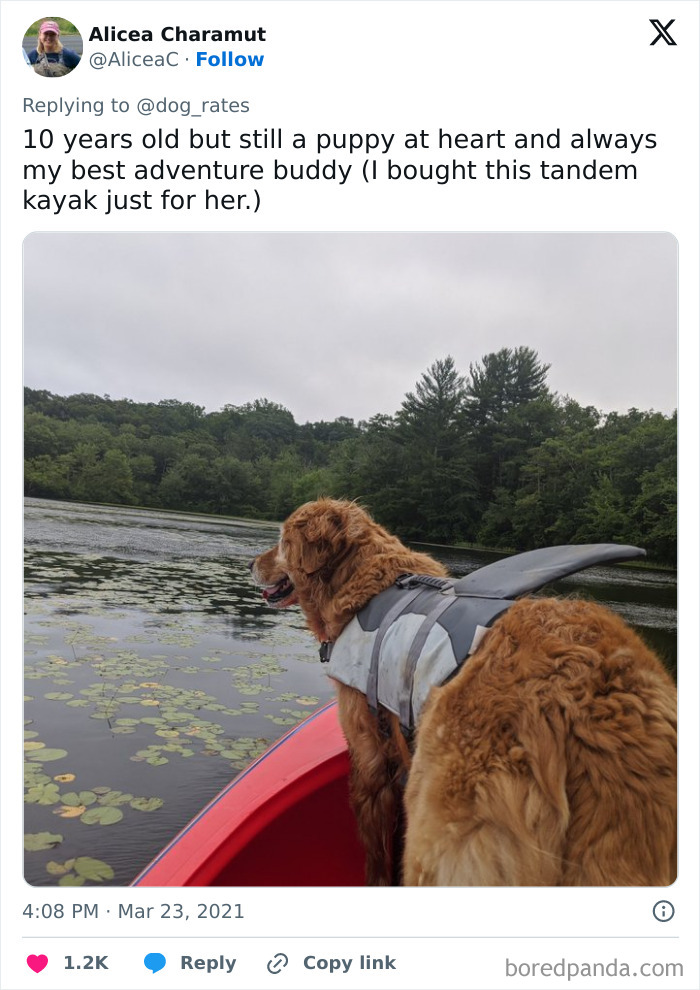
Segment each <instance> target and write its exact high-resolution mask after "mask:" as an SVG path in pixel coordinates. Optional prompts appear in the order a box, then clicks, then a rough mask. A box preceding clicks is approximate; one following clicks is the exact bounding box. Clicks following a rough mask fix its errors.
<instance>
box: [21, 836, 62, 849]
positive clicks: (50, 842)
mask: <svg viewBox="0 0 700 990" xmlns="http://www.w3.org/2000/svg"><path fill="white" fill-rule="evenodd" d="M61 842H63V836H62V835H54V834H53V833H52V832H33V833H31V834H27V835H25V836H24V848H25V849H26V850H27V852H39V851H40V850H42V849H53V848H54V847H55V846H58V845H60V843H61Z"/></svg>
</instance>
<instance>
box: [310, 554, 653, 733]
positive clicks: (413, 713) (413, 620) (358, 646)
mask: <svg viewBox="0 0 700 990" xmlns="http://www.w3.org/2000/svg"><path fill="white" fill-rule="evenodd" d="M644 556H646V553H645V551H644V550H640V549H639V548H638V547H631V546H620V545H618V544H614V543H595V544H587V545H585V546H562V547H548V548H546V549H543V550H531V551H529V552H528V553H521V554H516V555H515V556H512V557H506V558H505V559H503V560H498V561H496V563H494V564H489V565H488V566H486V567H481V568H479V569H477V570H475V571H472V572H471V573H470V574H467V575H466V577H463V578H460V579H459V580H452V579H449V578H435V577H429V576H427V575H421V574H407V575H404V576H403V577H400V578H399V579H398V581H396V583H395V584H393V585H392V586H391V587H390V588H387V589H386V590H385V591H382V592H381V593H380V594H378V595H376V596H375V597H374V598H372V599H371V601H370V602H369V603H368V604H367V605H366V606H365V607H364V608H363V609H362V610H361V611H360V612H358V613H357V614H356V615H355V616H354V617H353V619H352V620H351V621H350V622H349V623H348V625H347V626H346V627H345V629H344V630H343V631H342V633H341V634H340V636H339V637H338V639H337V640H336V641H335V642H334V643H324V644H323V645H322V647H321V651H320V654H321V660H322V661H323V662H328V668H327V672H328V674H329V675H330V676H331V677H333V678H334V679H335V680H337V681H340V682H341V683H342V684H346V685H348V686H349V687H353V688H357V690H358V691H361V692H362V693H363V694H365V695H367V700H368V702H369V704H370V707H371V708H372V709H374V710H376V709H377V708H378V706H379V705H382V706H383V707H384V708H386V709H388V710H389V711H391V712H393V713H394V714H395V715H398V717H399V721H400V723H401V727H402V729H403V730H404V732H407V733H411V732H412V731H413V729H414V728H415V726H416V724H417V722H418V719H419V717H420V713H421V711H422V709H423V706H424V705H425V702H426V700H427V697H428V694H429V692H430V689H431V688H432V687H434V686H437V685H440V684H444V683H445V681H447V680H449V679H450V677H452V676H453V675H454V674H456V673H457V671H458V670H459V669H460V667H461V666H462V664H463V663H464V662H465V661H466V660H467V658H468V657H469V656H470V655H471V654H472V653H474V652H475V650H476V649H477V647H478V645H479V643H480V641H481V638H482V637H483V635H484V634H485V632H486V630H487V629H488V628H489V626H490V625H492V623H493V622H494V621H495V620H496V619H497V618H498V616H499V615H501V613H503V612H505V611H506V609H508V608H510V606H511V605H512V604H513V599H514V598H516V597H518V596H519V595H524V594H527V593H528V592H530V591H536V590H537V589H539V588H542V587H543V586H544V585H545V584H548V583H549V582H550V581H555V580H557V579H558V578H562V577H566V575H568V574H573V573H575V572H576V571H580V570H582V569H583V568H585V567H591V566H593V565H594V564H603V563H611V562H613V561H621V560H631V559H633V558H637V557H644Z"/></svg>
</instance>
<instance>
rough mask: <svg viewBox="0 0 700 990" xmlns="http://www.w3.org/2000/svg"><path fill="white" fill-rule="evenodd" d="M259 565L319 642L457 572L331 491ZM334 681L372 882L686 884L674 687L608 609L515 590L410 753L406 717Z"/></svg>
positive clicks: (269, 593) (294, 521) (426, 719)
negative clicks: (402, 579)
mask: <svg viewBox="0 0 700 990" xmlns="http://www.w3.org/2000/svg"><path fill="white" fill-rule="evenodd" d="M251 570H252V574H253V578H254V580H255V581H256V582H257V583H258V584H260V585H263V586H264V589H265V590H264V592H263V593H264V596H265V598H266V599H267V601H268V602H269V604H270V605H272V606H274V607H277V608H286V607H288V606H290V605H293V604H297V603H298V604H299V605H300V606H301V609H302V611H303V613H304V615H305V617H306V621H307V623H308V626H309V628H310V630H311V632H312V633H313V634H314V636H315V637H316V638H317V639H318V640H319V641H320V642H324V641H331V642H333V641H335V640H336V639H337V637H338V636H339V634H340V633H341V632H342V630H343V629H344V627H345V626H346V625H347V623H348V622H349V621H350V620H351V619H352V617H353V616H354V615H355V613H357V612H358V611H359V610H360V609H362V608H363V607H364V606H365V605H366V604H367V603H368V601H369V600H370V599H371V598H373V597H374V596H375V595H377V594H378V593H379V592H381V591H383V590H385V589H386V588H388V587H390V586H391V585H392V584H393V583H394V582H395V581H396V579H397V578H398V577H399V576H400V575H403V574H406V573H419V574H429V575H435V576H444V575H445V573H446V572H445V569H444V568H443V567H442V565H441V564H439V563H438V562H437V561H435V560H433V559H432V558H431V557H429V556H427V555H426V554H423V553H416V552H414V551H413V550H410V549H409V548H407V547H406V546H404V545H403V544H402V543H401V542H400V541H399V540H398V539H397V538H396V537H395V536H392V535H391V534H389V533H388V532H387V531H386V530H385V529H383V528H382V527H381V526H380V525H378V524H377V523H376V522H374V521H373V520H372V519H371V518H370V516H369V515H368V514H367V513H366V512H365V511H364V509H362V508H361V507H360V506H359V505H357V504H356V503H354V502H346V501H340V500H335V499H319V500H318V501H316V502H309V503H307V504H306V505H303V506H301V508H299V509H297V510H296V511H295V512H294V513H292V515H291V516H290V517H289V519H288V520H287V521H286V522H285V523H284V524H283V526H282V531H281V537H280V541H279V544H278V545H277V546H275V547H273V548H272V549H271V550H268V551H267V552H266V553H263V554H261V555H260V556H259V557H257V558H256V560H255V561H253V563H252V564H251ZM465 653H466V649H465ZM337 688H338V702H339V716H340V722H341V725H342V728H343V731H344V733H345V736H346V738H347V741H348V747H349V751H350V758H351V765H352V773H351V802H352V805H353V809H354V812H355V816H356V818H357V823H358V828H359V833H360V837H361V839H362V841H363V843H364V846H365V848H366V852H367V859H366V863H367V866H366V879H367V882H368V883H369V884H390V883H396V882H402V883H404V884H408V885H413V884H426V885H428V884H431V885H484V886H500V885H583V886H590V885H651V886H655V885H665V884H669V883H671V882H672V881H673V880H674V878H675V875H676V872H675V871H676V691H675V687H674V684H673V681H672V679H671V678H670V676H669V675H668V674H667V673H666V671H665V670H664V668H663V666H662V664H661V663H660V661H659V660H658V659H657V657H656V656H655V655H654V654H653V653H652V652H651V651H650V650H649V649H648V648H647V647H646V646H645V645H644V643H643V642H642V641H641V640H640V639H639V637H638V636H637V635H636V634H635V633H634V632H633V631H632V630H631V629H630V628H629V627H628V626H627V625H626V624H625V623H624V622H623V621H622V619H620V618H619V617H618V616H616V615H614V614H613V613H611V612H610V611H608V610H607V609H605V608H603V607H601V606H600V605H597V604H593V603H591V602H585V601H578V600H560V599H552V598H523V599H520V600H519V601H517V602H516V603H515V604H514V605H513V606H512V607H511V608H510V609H509V610H508V611H507V612H505V613H504V614H503V615H502V616H500V617H499V618H498V619H497V620H496V622H495V623H494V624H493V626H492V627H491V628H490V629H489V631H488V632H487V634H486V635H485V637H484V638H483V640H482V642H481V643H480V645H479V647H478V649H477V650H476V652H475V654H474V655H473V656H472V657H471V658H470V659H469V660H468V661H467V662H466V663H465V664H464V665H463V666H462V667H461V668H460V670H459V672H458V673H457V674H456V676H454V677H453V678H452V679H451V680H449V681H448V682H447V683H446V684H444V685H442V686H438V687H435V688H433V689H432V691H431V694H430V697H429V699H428V702H427V705H426V707H425V709H424V711H423V713H422V715H421V716H420V721H419V724H418V727H417V732H416V736H415V745H414V747H413V752H412V753H411V751H410V747H409V744H408V742H407V741H406V739H405V738H404V735H403V734H402V732H401V730H400V727H399V725H398V720H397V718H396V716H395V715H393V714H392V713H390V712H388V711H386V710H385V709H382V708H380V709H379V711H378V713H377V714H376V715H375V714H373V713H372V711H371V710H370V707H369V705H368V703H367V699H366V697H365V696H364V694H361V693H360V692H359V691H357V690H355V689H354V688H351V687H347V686H345V685H343V684H338V685H337ZM401 860H402V861H401Z"/></svg>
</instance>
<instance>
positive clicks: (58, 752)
mask: <svg viewBox="0 0 700 990" xmlns="http://www.w3.org/2000/svg"><path fill="white" fill-rule="evenodd" d="M64 756H68V751H67V750H65V749H39V750H37V751H36V752H35V753H30V754H29V756H28V757H27V759H28V760H31V761H32V763H52V762H53V761H54V760H62V759H63V757H64Z"/></svg>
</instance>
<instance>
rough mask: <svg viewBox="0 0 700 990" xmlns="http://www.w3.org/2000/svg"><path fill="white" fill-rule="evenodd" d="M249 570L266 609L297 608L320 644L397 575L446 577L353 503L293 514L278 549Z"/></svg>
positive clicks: (320, 504)
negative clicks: (267, 607) (266, 604)
mask: <svg viewBox="0 0 700 990" xmlns="http://www.w3.org/2000/svg"><path fill="white" fill-rule="evenodd" d="M250 568H251V571H252V574H253V579H254V580H255V581H256V582H257V583H258V584H260V585H262V586H263V588H264V591H263V595H264V597H265V600H266V601H267V602H268V604H269V605H272V606H274V607H275V608H286V607H287V606H289V605H296V604H299V605H300V606H301V608H302V611H303V612H304V615H305V617H306V621H307V623H308V625H309V628H310V629H311V630H312V632H313V633H314V635H316V636H317V637H318V638H319V639H321V640H324V639H331V640H333V639H335V638H336V637H337V636H338V635H339V634H340V632H341V631H342V629H343V628H344V627H345V625H346V624H347V623H348V622H349V621H350V619H351V618H352V616H353V615H354V614H355V613H356V612H358V611H359V610H360V609H362V608H364V606H365V605H366V604H367V602H368V601H369V600H370V599H371V598H373V597H374V596H375V595H377V594H379V592H380V591H383V590H384V589H385V588H388V587H389V586H390V585H391V584H392V583H393V582H394V581H395V580H396V578H397V577H398V576H399V575H400V574H406V573H420V574H434V575H439V576H442V575H444V574H445V573H446V571H445V569H444V568H443V566H442V565H441V564H438V563H437V561H435V560H433V559H432V558H431V557H428V556H427V555H426V554H422V553H416V552H415V551H412V550H409V549H408V548H407V547H405V546H404V545H403V544H402V543H401V542H400V541H399V540H398V539H397V538H396V537H395V536H392V535H391V534H390V533H388V532H387V531H386V530H385V529H384V528H383V527H382V526H380V525H379V524H378V523H376V522H375V521H374V520H373V519H372V518H371V516H369V515H368V513H367V512H365V510H364V509H363V508H362V507H361V506H360V505H358V504H357V503H356V502H348V501H343V500H340V499H332V498H321V499H318V500H317V501H316V502H307V503H306V505H302V506H301V507H300V508H299V509H297V510H296V512H293V513H292V515H291V516H290V517H289V519H287V521H286V522H285V523H284V524H283V526H282V532H281V534H280V540H279V543H278V545H277V546H276V547H273V548H272V549H271V550H268V551H267V552H266V553H263V554H261V555H260V556H259V557H257V558H256V559H255V560H254V561H253V562H252V564H251V565H250Z"/></svg>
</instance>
